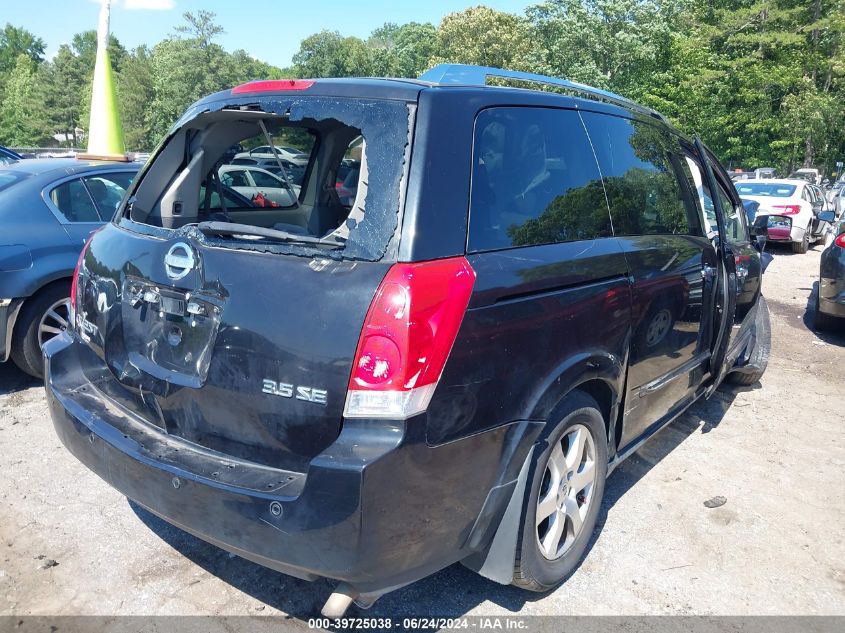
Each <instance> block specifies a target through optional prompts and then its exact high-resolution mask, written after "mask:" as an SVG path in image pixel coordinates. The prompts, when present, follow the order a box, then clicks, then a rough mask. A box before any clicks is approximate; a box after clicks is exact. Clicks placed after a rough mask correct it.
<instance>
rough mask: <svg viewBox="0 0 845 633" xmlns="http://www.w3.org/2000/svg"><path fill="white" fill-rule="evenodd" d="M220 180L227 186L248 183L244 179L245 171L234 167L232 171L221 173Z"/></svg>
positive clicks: (247, 185)
mask: <svg viewBox="0 0 845 633" xmlns="http://www.w3.org/2000/svg"><path fill="white" fill-rule="evenodd" d="M220 182H222V183H223V184H224V185H226V186H227V187H249V186H250V184H249V182H248V181H247V179H246V173H245V172H243V171H241V170H239V169H236V170H233V171H227V172H226V173H225V174H221V176H220Z"/></svg>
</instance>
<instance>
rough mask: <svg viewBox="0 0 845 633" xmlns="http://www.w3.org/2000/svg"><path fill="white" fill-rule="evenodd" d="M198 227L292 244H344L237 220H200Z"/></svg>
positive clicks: (213, 231)
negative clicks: (239, 222) (240, 222)
mask: <svg viewBox="0 0 845 633" xmlns="http://www.w3.org/2000/svg"><path fill="white" fill-rule="evenodd" d="M197 229H199V230H200V231H201V232H202V233H204V234H206V235H249V236H254V237H264V238H267V239H269V240H275V241H278V242H288V243H291V244H316V245H320V246H342V245H343V244H342V243H341V242H335V241H334V240H325V239H322V238H319V237H313V236H311V235H298V234H297V233H289V232H288V231H280V230H279V229H268V228H265V227H263V226H253V225H251V224H238V223H237V222H200V223H199V224H197Z"/></svg>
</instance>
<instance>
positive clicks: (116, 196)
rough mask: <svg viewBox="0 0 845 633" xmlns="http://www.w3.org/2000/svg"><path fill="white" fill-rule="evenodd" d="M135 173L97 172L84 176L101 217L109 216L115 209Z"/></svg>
mask: <svg viewBox="0 0 845 633" xmlns="http://www.w3.org/2000/svg"><path fill="white" fill-rule="evenodd" d="M134 176H135V174H132V173H128V172H122V173H115V174H98V175H96V176H88V177H87V178H84V180H85V184H86V186H87V187H88V191H89V192H90V193H91V197H92V198H94V202H96V203H97V208H98V209H99V211H100V215H101V216H102V217H103V219H107V218H110V217H112V216H113V215H114V213H115V211H117V207H118V205H119V204H120V201H121V200H123V196H124V194H125V193H126V190H127V189H129V185H131V184H132V179H133V177H134Z"/></svg>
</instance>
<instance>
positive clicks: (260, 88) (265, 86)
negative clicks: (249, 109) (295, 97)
mask: <svg viewBox="0 0 845 633" xmlns="http://www.w3.org/2000/svg"><path fill="white" fill-rule="evenodd" d="M313 85H314V81H313V80H311V79H268V80H266V81H250V82H249V83H245V84H241V85H240V86H235V87H234V88H232V94H233V95H240V94H249V93H251V92H280V91H285V90H307V89H308V88H310V87H311V86H313Z"/></svg>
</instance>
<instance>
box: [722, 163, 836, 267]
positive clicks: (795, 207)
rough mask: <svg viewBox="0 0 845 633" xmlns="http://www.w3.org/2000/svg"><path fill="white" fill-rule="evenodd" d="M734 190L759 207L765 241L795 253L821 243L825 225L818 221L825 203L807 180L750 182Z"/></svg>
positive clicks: (738, 184)
mask: <svg viewBox="0 0 845 633" xmlns="http://www.w3.org/2000/svg"><path fill="white" fill-rule="evenodd" d="M734 186H735V187H736V190H737V192H739V195H740V197H741V198H743V199H747V200H754V201H755V202H757V203H759V205H760V208H759V210H758V211H757V215H758V216H761V215H768V216H769V229H768V235H767V236H766V237H767V240H768V241H770V242H781V243H785V244H791V245H792V251H793V252H795V253H806V252H807V249H808V248H809V247H810V244H814V243H816V242H823V241H824V237H825V232H826V230H827V227H828V224H827V222H822V221H821V220H819V219H818V213H819V212H820V211H822V210H823V207H824V202H823V199H821V200H820V199H819V197H818V196H817V195H816V193H815V192H814V191H813V190H812V188H811V185H810V184H809V183H808V182H807V181H806V180H800V179H775V178H766V179H753V180H743V181H740V182H737V183H734Z"/></svg>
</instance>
